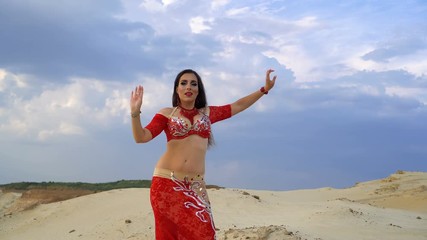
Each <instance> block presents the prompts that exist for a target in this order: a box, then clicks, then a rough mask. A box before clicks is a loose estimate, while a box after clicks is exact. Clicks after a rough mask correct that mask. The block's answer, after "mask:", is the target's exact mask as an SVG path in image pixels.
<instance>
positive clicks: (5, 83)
mask: <svg viewBox="0 0 427 240" xmlns="http://www.w3.org/2000/svg"><path fill="white" fill-rule="evenodd" d="M11 86H16V87H18V88H24V87H26V86H27V83H26V80H25V76H24V75H15V74H12V73H10V72H7V71H6V70H4V69H0V92H3V91H5V89H6V88H8V87H11Z"/></svg>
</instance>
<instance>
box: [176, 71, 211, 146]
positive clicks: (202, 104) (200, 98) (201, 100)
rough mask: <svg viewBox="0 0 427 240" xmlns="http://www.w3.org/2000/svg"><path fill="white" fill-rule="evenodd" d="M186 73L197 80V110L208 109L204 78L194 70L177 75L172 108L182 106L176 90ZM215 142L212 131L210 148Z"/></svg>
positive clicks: (195, 105)
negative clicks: (192, 75)
mask: <svg viewBox="0 0 427 240" xmlns="http://www.w3.org/2000/svg"><path fill="white" fill-rule="evenodd" d="M186 73H192V74H194V75H195V76H196V78H197V86H198V88H199V94H198V95H197V97H196V102H195V104H194V107H195V108H197V109H202V108H206V107H207V106H208V102H207V100H206V92H205V87H204V86H203V82H202V78H201V77H200V75H199V74H198V73H197V72H196V71H194V70H192V69H184V70H182V71H181V72H179V73H178V75H176V78H175V82H174V83H173V94H172V106H173V107H177V106H179V105H180V99H179V96H178V93H177V92H176V88H177V87H178V84H179V79H181V77H182V75H184V74H186ZM214 142H215V141H214V139H213V134H212V131H211V135H210V136H209V139H208V147H210V146H212V145H214Z"/></svg>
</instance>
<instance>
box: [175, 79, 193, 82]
mask: <svg viewBox="0 0 427 240" xmlns="http://www.w3.org/2000/svg"><path fill="white" fill-rule="evenodd" d="M179 81H180V82H182V81H190V82H197V79H192V80H188V79H180V80H179Z"/></svg>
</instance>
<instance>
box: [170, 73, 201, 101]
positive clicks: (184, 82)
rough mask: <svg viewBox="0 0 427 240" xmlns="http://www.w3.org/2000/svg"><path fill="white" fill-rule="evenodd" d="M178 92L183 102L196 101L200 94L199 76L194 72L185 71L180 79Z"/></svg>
mask: <svg viewBox="0 0 427 240" xmlns="http://www.w3.org/2000/svg"><path fill="white" fill-rule="evenodd" d="M176 92H177V93H178V97H179V99H180V101H181V102H191V101H196V98H197V95H198V94H199V84H198V82H197V77H196V75H194V74H193V73H184V74H183V75H182V76H181V78H180V79H179V82H178V86H177V87H176Z"/></svg>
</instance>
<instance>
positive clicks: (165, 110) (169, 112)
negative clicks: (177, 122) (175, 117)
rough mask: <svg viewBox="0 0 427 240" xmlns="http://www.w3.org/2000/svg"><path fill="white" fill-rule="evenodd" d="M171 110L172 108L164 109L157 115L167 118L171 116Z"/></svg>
mask: <svg viewBox="0 0 427 240" xmlns="http://www.w3.org/2000/svg"><path fill="white" fill-rule="evenodd" d="M173 109H174V108H172V107H166V108H162V109H160V111H158V112H157V113H158V114H161V115H163V116H165V117H168V116H169V115H171V113H172V111H173Z"/></svg>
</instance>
